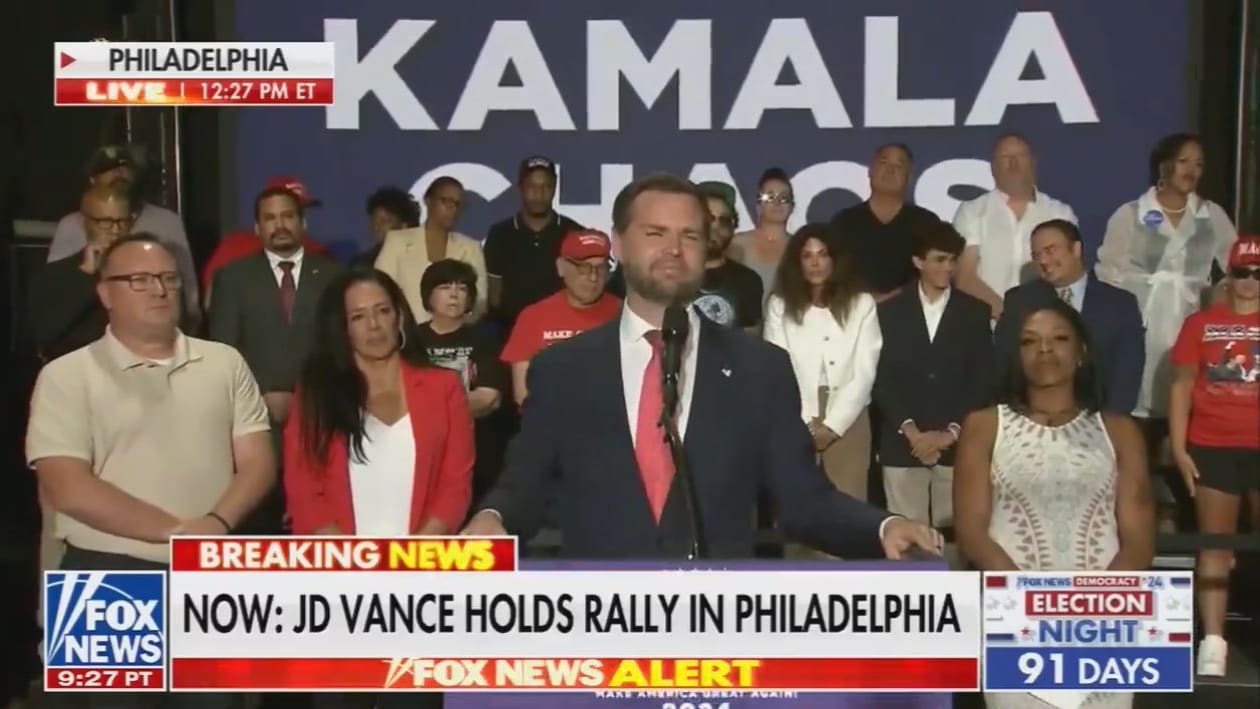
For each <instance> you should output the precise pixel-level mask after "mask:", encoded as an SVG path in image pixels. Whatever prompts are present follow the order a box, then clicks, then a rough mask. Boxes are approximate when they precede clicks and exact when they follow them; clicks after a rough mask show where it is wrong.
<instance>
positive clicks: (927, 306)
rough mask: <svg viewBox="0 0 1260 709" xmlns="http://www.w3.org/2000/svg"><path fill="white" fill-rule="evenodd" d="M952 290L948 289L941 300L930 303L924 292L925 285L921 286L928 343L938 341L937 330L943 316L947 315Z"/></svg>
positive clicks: (920, 301) (920, 300)
mask: <svg viewBox="0 0 1260 709" xmlns="http://www.w3.org/2000/svg"><path fill="white" fill-rule="evenodd" d="M950 290H951V289H950V288H946V289H945V292H944V293H942V294H941V295H940V297H939V298H937V299H936V300H935V301H930V300H928V297H927V293H924V292H923V284H922V283H920V284H919V303H920V304H922V305H923V319H924V320H925V321H927V335H928V342H935V341H936V329H937V328H938V327H940V325H941V316H942V315H944V314H945V306H946V304H948V303H949V292H950Z"/></svg>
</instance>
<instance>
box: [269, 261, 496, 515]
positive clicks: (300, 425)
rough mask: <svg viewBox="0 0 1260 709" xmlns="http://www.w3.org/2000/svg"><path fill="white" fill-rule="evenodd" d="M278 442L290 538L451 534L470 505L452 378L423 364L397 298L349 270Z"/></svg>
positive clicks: (331, 292) (464, 417)
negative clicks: (290, 523) (281, 443)
mask: <svg viewBox="0 0 1260 709" xmlns="http://www.w3.org/2000/svg"><path fill="white" fill-rule="evenodd" d="M316 322H317V323H318V331H317V333H316V335H315V338H314V341H313V343H312V347H311V352H310V355H309V357H308V358H307V360H306V364H305V366H304V367H303V369H302V373H301V375H300V377H299V380H298V386H297V392H296V394H295V401H294V405H293V408H294V411H296V412H297V415H296V416H291V417H290V418H289V422H288V425H287V426H286V427H285V431H284V461H285V470H284V484H285V491H286V493H287V496H288V499H287V503H288V510H289V515H290V517H291V518H292V520H293V532H294V533H295V534H358V535H367V536H380V537H391V536H406V535H411V534H453V533H455V532H457V531H458V530H459V526H460V524H461V523H462V522H463V519H464V515H465V513H466V512H467V510H468V505H469V498H470V496H471V494H472V468H473V457H474V454H473V419H472V415H471V414H470V413H469V408H468V397H467V395H466V394H465V393H464V385H463V383H462V381H461V380H460V377H459V375H458V374H457V373H455V372H452V371H450V370H448V369H445V368H441V367H433V366H430V365H429V364H428V361H427V359H426V357H425V350H424V347H423V345H422V343H421V340H420V337H419V336H418V334H417V333H416V323H415V319H414V318H413V317H412V315H411V310H410V308H409V307H408V305H407V301H406V299H405V297H404V296H403V293H402V290H401V289H400V288H399V287H398V286H397V285H396V284H395V283H394V282H393V281H392V280H390V278H389V277H388V276H386V275H385V274H384V273H381V272H380V271H377V270H375V269H370V268H354V269H351V270H349V271H347V272H346V273H344V274H342V275H340V276H338V278H337V279H336V280H335V281H333V282H332V283H330V284H329V285H328V287H327V289H326V290H325V291H324V293H323V294H322V296H321V297H320V301H319V310H318V314H317V316H316Z"/></svg>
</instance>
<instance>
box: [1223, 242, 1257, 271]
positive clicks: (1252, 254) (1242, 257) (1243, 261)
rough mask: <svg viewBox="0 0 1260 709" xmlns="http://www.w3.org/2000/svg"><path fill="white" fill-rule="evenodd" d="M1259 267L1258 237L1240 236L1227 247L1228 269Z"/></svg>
mask: <svg viewBox="0 0 1260 709" xmlns="http://www.w3.org/2000/svg"><path fill="white" fill-rule="evenodd" d="M1238 266H1260V236H1250V235H1247V236H1240V237H1238V241H1235V242H1234V245H1233V246H1231V247H1229V267H1230V268H1236V267H1238Z"/></svg>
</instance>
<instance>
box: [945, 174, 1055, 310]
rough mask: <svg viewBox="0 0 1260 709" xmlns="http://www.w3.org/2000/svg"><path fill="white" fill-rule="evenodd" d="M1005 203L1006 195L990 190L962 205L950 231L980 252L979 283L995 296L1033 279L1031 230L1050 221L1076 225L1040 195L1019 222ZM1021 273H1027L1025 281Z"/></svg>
mask: <svg viewBox="0 0 1260 709" xmlns="http://www.w3.org/2000/svg"><path fill="white" fill-rule="evenodd" d="M1009 203H1010V197H1009V196H1008V195H1006V194H1004V193H1002V192H1001V191H1000V190H992V191H990V192H986V193H984V194H982V195H980V196H979V197H976V198H975V199H973V200H971V201H969V202H963V203H962V204H961V205H959V206H958V212H957V214H955V215H954V228H955V229H957V230H958V233H959V234H962V236H963V238H964V239H966V240H967V246H969V247H970V246H975V247H977V248H978V249H979V250H980V265H979V274H980V280H982V281H984V283H985V285H987V286H989V287H990V288H992V289H993V292H994V293H997V294H998V296H1002V295H1003V294H1004V293H1006V291H1008V290H1010V289H1011V288H1014V287H1015V286H1017V285H1019V284H1020V283H1022V282H1024V281H1025V280H1031V279H1032V278H1033V277H1034V274H1033V273H1032V272H1031V269H1030V264H1032V231H1033V229H1035V228H1037V226H1038V225H1039V224H1041V223H1043V222H1047V221H1049V220H1051V219H1066V220H1068V221H1070V222H1072V223H1073V224H1076V223H1077V221H1076V213H1075V212H1073V211H1072V208H1071V207H1069V206H1068V205H1067V204H1065V203H1063V202H1060V201H1059V200H1057V199H1055V198H1053V197H1051V196H1050V195H1048V194H1046V193H1044V192H1040V191H1038V192H1036V193H1034V195H1033V201H1031V202H1029V203H1028V206H1027V207H1025V208H1024V216H1023V217H1022V218H1020V219H1016V218H1015V212H1013V211H1011V208H1010V204H1009ZM1025 269H1029V273H1028V275H1027V277H1025V273H1024V271H1025Z"/></svg>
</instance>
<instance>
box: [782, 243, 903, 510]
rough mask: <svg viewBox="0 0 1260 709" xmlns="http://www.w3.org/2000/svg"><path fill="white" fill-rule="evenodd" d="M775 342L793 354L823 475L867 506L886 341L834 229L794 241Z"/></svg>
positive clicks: (785, 257)
mask: <svg viewBox="0 0 1260 709" xmlns="http://www.w3.org/2000/svg"><path fill="white" fill-rule="evenodd" d="M763 333H764V336H765V339H766V341H767V342H772V343H774V344H776V345H778V346H779V347H782V348H783V349H785V350H787V352H788V355H789V356H790V358H791V360H792V369H793V370H795V372H796V381H797V384H798V385H799V386H800V389H801V418H802V419H804V421H805V423H806V424H807V425H808V426H809V431H810V434H812V435H813V437H814V445H815V447H816V448H817V450H818V451H819V453H820V456H821V459H822V466H823V470H824V471H826V473H827V477H828V478H829V479H830V480H831V482H832V484H833V485H835V486H836V487H837V488H838V489H840V490H841V491H843V492H846V493H848V494H849V495H852V496H853V497H856V498H858V499H859V500H865V499H866V485H867V476H868V474H869V470H870V463H871V423H870V418H869V417H868V416H867V412H866V408H867V406H868V405H869V404H870V401H871V388H872V387H873V386H874V384H875V370H876V367H877V366H878V365H879V351H880V348H882V347H883V344H884V338H883V335H881V334H880V330H879V317H878V316H877V314H876V310H875V299H874V298H873V297H871V295H870V294H869V293H866V292H864V291H863V290H862V289H861V287H860V285H859V283H858V279H857V277H856V275H855V274H854V272H853V267H852V261H851V260H850V259H849V258H848V257H847V256H846V255H845V254H844V252H843V247H842V246H841V244H840V235H839V234H838V233H836V232H835V230H834V228H833V227H832V226H831V225H829V224H821V223H818V224H807V225H805V226H804V227H801V229H800V230H799V231H797V232H796V234H795V235H793V236H792V238H791V239H790V240H789V241H788V244H787V248H786V249H785V250H784V253H783V260H782V261H781V262H780V263H779V271H778V274H777V276H776V278H775V284H774V289H773V294H772V295H771V296H770V299H769V301H768V302H767V303H766V321H765V328H764V330H763Z"/></svg>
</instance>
